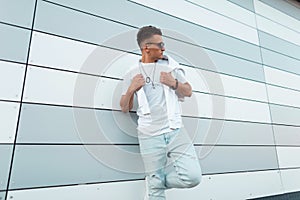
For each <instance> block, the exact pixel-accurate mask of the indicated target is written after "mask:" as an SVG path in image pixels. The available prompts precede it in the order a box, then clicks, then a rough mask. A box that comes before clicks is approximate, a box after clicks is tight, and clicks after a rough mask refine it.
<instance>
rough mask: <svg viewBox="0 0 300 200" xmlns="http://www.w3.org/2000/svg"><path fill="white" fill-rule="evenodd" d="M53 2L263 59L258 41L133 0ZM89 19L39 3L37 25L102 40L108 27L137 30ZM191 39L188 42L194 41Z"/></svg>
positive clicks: (240, 54)
mask: <svg viewBox="0 0 300 200" xmlns="http://www.w3.org/2000/svg"><path fill="white" fill-rule="evenodd" d="M53 2H56V3H60V4H62V5H66V6H70V7H72V8H75V9H78V10H82V11H84V12H87V13H91V14H93V15H98V16H103V17H105V18H108V19H111V20H115V21H117V22H121V23H124V24H127V25H129V26H135V27H140V26H144V25H147V24H152V25H155V26H158V27H163V28H164V29H166V30H172V31H175V32H178V33H180V34H183V35H185V36H186V37H188V38H191V39H190V40H192V41H195V43H196V44H197V45H201V46H204V47H208V48H211V49H215V50H218V51H221V52H226V53H229V54H232V55H236V56H239V57H242V58H246V59H249V60H253V61H256V62H260V60H261V58H260V54H259V47H258V46H256V45H253V44H250V43H247V42H244V41H241V40H239V39H236V38H233V37H230V36H227V35H224V34H221V33H218V32H216V31H214V30H210V29H207V28H203V27H201V26H197V25H195V24H193V23H188V22H186V21H182V20H179V19H178V18H176V17H172V16H169V15H166V14H163V13H160V12H157V11H155V10H152V9H149V8H146V7H144V6H141V5H137V4H135V3H132V2H129V1H122V0H119V1H118V2H116V1H108V0H107V1H105V2H102V4H103V5H105V9H103V7H101V6H99V2H98V1H97V0H89V1H84V2H83V1H66V0H56V1H53ZM116 5H118V6H116ZM112 11H113V12H112ZM128 13H130V14H128ZM54 16H57V17H54ZM141 16H143V17H141ZM153 16H155V17H156V18H158V19H160V20H156V21H155V23H154V22H153ZM89 20H92V21H95V20H96V19H95V20H93V17H91V16H89V15H86V14H82V13H79V12H78V11H71V10H69V11H68V9H63V8H60V7H59V6H53V5H51V4H49V3H46V2H42V3H40V4H39V6H38V10H37V21H36V26H35V28H36V29H41V30H43V31H49V32H52V33H56V34H62V35H64V36H67V37H74V38H77V39H80V40H83V41H89V42H94V43H99V42H100V41H101V40H100V39H99V38H101V37H103V36H105V34H106V33H107V31H108V30H106V29H113V30H117V31H119V32H115V34H118V33H120V32H125V31H127V30H134V29H130V28H129V27H126V26H121V25H117V24H113V23H111V22H109V21H107V22H106V23H107V24H100V22H102V21H101V20H100V19H98V20H97V24H94V25H95V27H94V26H90V25H91V22H89ZM71 22H72V23H71ZM82 23H86V24H82ZM78 24H80V26H78ZM83 26H84V28H83ZM118 26H119V27H121V29H122V30H119V29H116V27H118ZM98 28H99V30H102V31H104V33H103V32H99V34H97V29H98ZM77 29H78V30H77ZM74 30H76V31H74ZM110 33H111V32H110ZM112 36H114V35H113V33H112V34H111V35H109V34H108V35H106V38H104V39H109V38H111V37H112ZM172 36H174V35H172ZM199 36H201V37H199ZM134 39H135V38H134ZM180 39H182V38H180ZM190 40H189V41H188V42H190ZM126 50H127V49H126Z"/></svg>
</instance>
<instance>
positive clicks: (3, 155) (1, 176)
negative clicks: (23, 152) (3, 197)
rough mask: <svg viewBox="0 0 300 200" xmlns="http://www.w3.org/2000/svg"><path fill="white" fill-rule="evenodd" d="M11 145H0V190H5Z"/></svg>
mask: <svg viewBox="0 0 300 200" xmlns="http://www.w3.org/2000/svg"><path fill="white" fill-rule="evenodd" d="M11 155H12V145H0V169H1V170H0V190H6V186H7V180H8V173H9V168H10V161H11Z"/></svg>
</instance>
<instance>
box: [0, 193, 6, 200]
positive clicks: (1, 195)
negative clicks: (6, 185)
mask: <svg viewBox="0 0 300 200" xmlns="http://www.w3.org/2000/svg"><path fill="white" fill-rule="evenodd" d="M5 194H6V192H0V200H4V198H5Z"/></svg>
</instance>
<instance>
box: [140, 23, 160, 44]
mask: <svg viewBox="0 0 300 200" xmlns="http://www.w3.org/2000/svg"><path fill="white" fill-rule="evenodd" d="M153 35H162V32H161V30H160V29H159V28H156V27H154V26H151V25H150V26H144V27H142V28H140V29H139V32H138V33H137V43H138V45H139V47H140V48H141V49H142V45H143V42H144V41H145V40H146V39H149V38H151V37H152V36H153Z"/></svg>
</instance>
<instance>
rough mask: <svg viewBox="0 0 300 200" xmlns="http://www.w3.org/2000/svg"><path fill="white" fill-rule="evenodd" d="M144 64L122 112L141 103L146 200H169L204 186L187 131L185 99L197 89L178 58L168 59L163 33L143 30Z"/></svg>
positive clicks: (131, 76)
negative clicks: (178, 191)
mask: <svg viewBox="0 0 300 200" xmlns="http://www.w3.org/2000/svg"><path fill="white" fill-rule="evenodd" d="M137 42H138V45H139V47H140V49H141V52H142V58H141V60H140V61H139V63H138V64H137V66H136V67H135V68H133V69H132V70H130V71H129V73H127V74H126V75H125V77H124V81H123V92H122V97H121V100H120V106H121V109H122V111H123V112H128V111H130V110H131V109H132V107H133V100H134V96H135V94H136V97H137V101H138V109H137V115H138V117H139V119H138V128H137V129H138V138H139V145H140V151H141V155H142V158H143V161H144V165H145V171H146V185H147V188H146V190H147V194H146V196H145V199H149V200H164V199H166V197H165V190H166V189H170V188H190V187H194V186H196V185H198V184H199V183H200V180H201V168H200V165H199V161H198V159H197V156H196V152H195V149H194V147H193V144H192V142H191V140H190V138H189V136H188V134H187V133H186V132H185V131H184V129H183V128H182V120H181V108H180V104H179V99H183V98H184V97H190V96H191V95H192V88H191V86H190V84H189V83H188V82H187V81H186V79H185V77H184V72H183V70H182V69H180V66H179V64H178V63H176V62H175V61H174V60H173V59H172V58H170V57H166V56H164V55H163V53H164V51H165V46H164V43H163V39H162V32H161V30H160V29H158V28H156V27H153V26H145V27H142V28H141V29H140V30H139V32H138V34H137Z"/></svg>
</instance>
